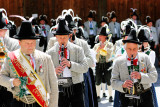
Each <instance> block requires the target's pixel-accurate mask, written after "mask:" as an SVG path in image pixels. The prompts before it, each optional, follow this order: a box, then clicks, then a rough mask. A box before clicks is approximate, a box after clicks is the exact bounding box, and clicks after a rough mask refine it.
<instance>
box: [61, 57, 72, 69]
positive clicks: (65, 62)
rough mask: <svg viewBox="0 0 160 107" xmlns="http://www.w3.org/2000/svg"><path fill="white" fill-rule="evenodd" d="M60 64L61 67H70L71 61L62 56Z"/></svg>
mask: <svg viewBox="0 0 160 107" xmlns="http://www.w3.org/2000/svg"><path fill="white" fill-rule="evenodd" d="M61 66H62V67H63V68H65V67H71V63H70V61H68V60H67V59H66V58H62V60H61Z"/></svg>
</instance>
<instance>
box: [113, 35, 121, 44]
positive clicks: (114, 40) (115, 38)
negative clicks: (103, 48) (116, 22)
mask: <svg viewBox="0 0 160 107" xmlns="http://www.w3.org/2000/svg"><path fill="white" fill-rule="evenodd" d="M119 39H120V38H119V37H117V36H116V37H112V43H113V44H115V43H116V41H117V40H119Z"/></svg>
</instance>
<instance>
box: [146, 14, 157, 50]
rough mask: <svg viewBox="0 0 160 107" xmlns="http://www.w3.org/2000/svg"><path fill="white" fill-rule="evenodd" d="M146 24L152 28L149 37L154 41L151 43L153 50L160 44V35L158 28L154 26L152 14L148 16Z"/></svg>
mask: <svg viewBox="0 0 160 107" xmlns="http://www.w3.org/2000/svg"><path fill="white" fill-rule="evenodd" d="M146 24H147V26H148V27H149V29H150V35H149V37H148V39H149V40H150V41H152V42H151V43H150V45H151V49H152V50H156V48H157V46H158V44H159V37H158V35H157V30H156V28H155V27H153V21H152V20H151V17H150V16H147V17H146Z"/></svg>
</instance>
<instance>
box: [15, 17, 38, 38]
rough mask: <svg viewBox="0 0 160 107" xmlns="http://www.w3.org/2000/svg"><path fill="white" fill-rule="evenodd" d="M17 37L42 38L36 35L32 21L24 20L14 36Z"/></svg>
mask: <svg viewBox="0 0 160 107" xmlns="http://www.w3.org/2000/svg"><path fill="white" fill-rule="evenodd" d="M14 38H15V39H20V40H21V39H40V37H39V36H36V34H35V31H34V30H33V27H32V23H31V22H30V21H27V20H26V21H23V22H22V23H21V26H20V31H19V32H18V34H17V35H15V36H14Z"/></svg>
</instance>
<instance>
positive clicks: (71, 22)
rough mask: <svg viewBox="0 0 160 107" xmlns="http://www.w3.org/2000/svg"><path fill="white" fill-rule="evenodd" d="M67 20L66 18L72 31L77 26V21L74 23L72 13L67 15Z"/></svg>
mask: <svg viewBox="0 0 160 107" xmlns="http://www.w3.org/2000/svg"><path fill="white" fill-rule="evenodd" d="M65 20H66V21H67V23H68V27H69V30H71V31H72V29H73V28H75V27H76V26H75V23H74V21H73V18H72V16H71V14H67V15H66V16H65Z"/></svg>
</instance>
